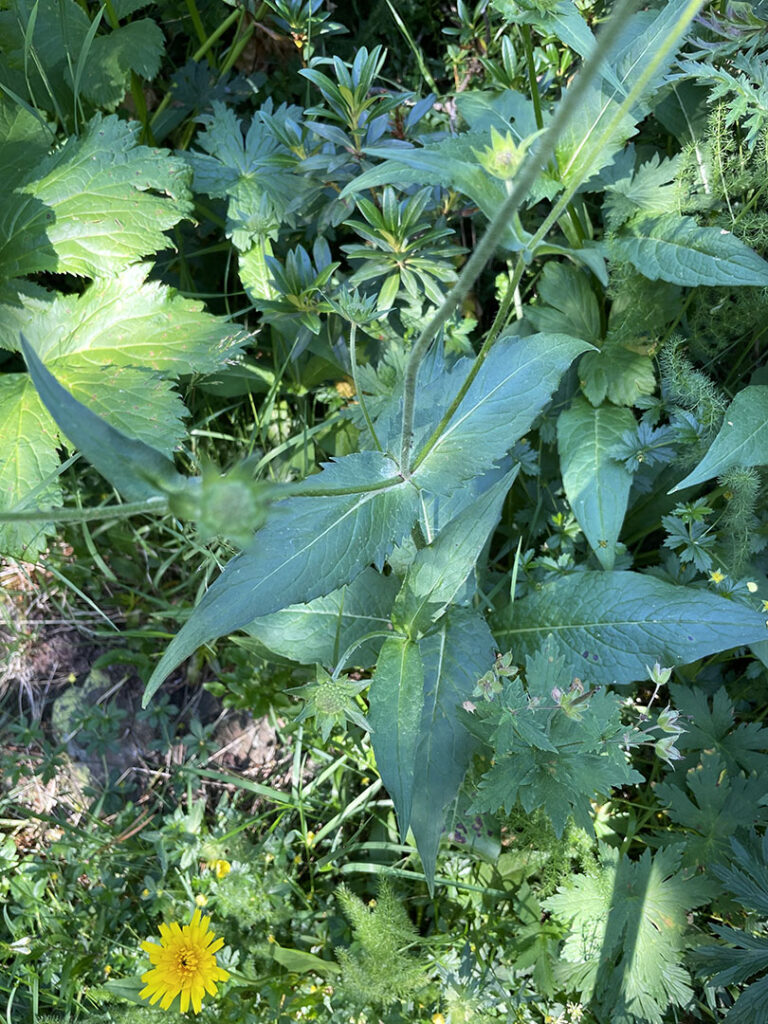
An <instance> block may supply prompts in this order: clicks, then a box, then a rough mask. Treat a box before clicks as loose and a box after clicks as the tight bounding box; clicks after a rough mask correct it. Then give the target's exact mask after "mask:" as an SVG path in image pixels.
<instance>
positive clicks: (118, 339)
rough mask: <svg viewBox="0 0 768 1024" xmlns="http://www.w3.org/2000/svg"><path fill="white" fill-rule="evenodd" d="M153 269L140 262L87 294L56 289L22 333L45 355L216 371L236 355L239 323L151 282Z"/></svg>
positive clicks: (99, 282)
mask: <svg viewBox="0 0 768 1024" xmlns="http://www.w3.org/2000/svg"><path fill="white" fill-rule="evenodd" d="M150 270H151V266H150V265H149V264H137V265H135V266H132V267H127V268H126V269H125V270H123V271H122V272H121V273H119V274H117V275H116V276H114V277H108V278H102V279H101V280H97V281H94V282H93V284H91V285H90V287H89V288H87V289H86V291H85V292H83V294H82V295H65V296H64V295H63V296H59V297H58V298H56V299H55V301H53V302H52V303H51V304H50V305H49V306H48V307H47V308H46V310H45V313H44V314H43V315H40V316H37V317H35V318H34V319H33V320H32V321H31V322H30V324H29V325H28V327H26V328H25V331H24V334H25V337H26V338H27V340H28V341H29V342H30V344H31V345H32V347H33V348H34V349H35V351H36V352H37V354H38V355H39V356H40V357H41V359H45V360H54V359H55V360H57V362H58V361H59V360H66V359H69V357H74V356H77V357H78V359H79V361H80V363H81V364H82V365H87V364H91V365H92V366H94V367H102V366H105V365H113V366H143V367H151V368H152V369H153V370H158V371H162V372H163V373H168V374H173V375H174V376H177V375H181V374H190V373H211V372H212V371H214V370H216V369H218V368H219V367H221V365H222V364H223V363H224V362H225V361H226V359H227V357H228V356H234V355H236V354H237V352H238V351H239V350H240V348H241V347H242V345H243V343H244V341H245V340H246V339H245V334H244V333H243V331H242V330H240V329H239V328H237V327H234V326H233V325H232V324H228V323H227V322H226V321H225V320H223V319H221V317H217V316H213V315H212V314H210V313H207V312H206V311H205V307H204V305H203V303H202V302H199V301H195V300H192V299H185V298H183V297H182V296H181V295H179V294H177V293H176V292H174V291H173V290H172V289H171V288H169V287H168V286H167V285H163V284H160V283H159V282H157V281H147V280H146V278H147V275H148V273H149V272H150ZM118 401H119V399H118Z"/></svg>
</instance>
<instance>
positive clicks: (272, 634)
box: [245, 566, 399, 668]
mask: <svg viewBox="0 0 768 1024" xmlns="http://www.w3.org/2000/svg"><path fill="white" fill-rule="evenodd" d="M398 586H399V581H398V579H397V577H396V576H394V575H393V576H382V574H381V573H378V572H376V570H375V569H372V568H370V566H369V567H368V568H367V569H363V571H362V572H361V573H360V575H359V576H358V577H357V578H356V579H354V580H353V581H352V582H351V583H349V584H348V585H347V586H345V587H341V588H340V589H339V590H334V591H333V593H331V594H328V595H326V596H325V597H317V598H315V600H314V601H310V602H309V603H307V604H294V605H291V606H290V607H289V608H283V609H282V610H281V611H279V612H273V613H272V615H265V616H263V617H262V618H260V619H254V620H253V622H249V623H248V625H247V626H246V627H245V631H246V633H248V634H250V636H252V637H255V638H256V639H257V640H259V641H260V642H261V643H262V644H264V646H265V647H267V648H268V649H269V650H270V651H272V652H273V653H274V654H278V655H280V656H282V657H284V658H289V659H290V660H291V661H298V662H300V663H303V664H305V665H314V664H315V663H316V662H319V663H320V664H322V665H328V666H332V665H336V663H337V662H338V660H339V658H340V657H341V656H342V655H343V654H344V652H345V651H346V650H347V648H348V647H349V646H350V645H351V644H353V643H356V642H357V641H361V643H360V646H358V647H356V648H355V650H354V652H353V653H352V655H351V657H350V658H349V660H348V661H347V662H346V663H345V665H344V666H343V667H349V666H351V665H359V666H363V667H365V668H368V667H369V666H371V665H373V664H374V662H375V661H376V656H377V655H378V653H379V649H380V647H381V644H382V638H381V637H377V638H371V639H370V640H363V637H365V636H367V635H368V634H369V633H377V632H382V631H384V630H386V629H391V622H390V614H391V611H392V604H393V602H394V600H395V597H396V595H397V591H398Z"/></svg>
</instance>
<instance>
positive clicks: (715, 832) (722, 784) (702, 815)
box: [656, 753, 768, 867]
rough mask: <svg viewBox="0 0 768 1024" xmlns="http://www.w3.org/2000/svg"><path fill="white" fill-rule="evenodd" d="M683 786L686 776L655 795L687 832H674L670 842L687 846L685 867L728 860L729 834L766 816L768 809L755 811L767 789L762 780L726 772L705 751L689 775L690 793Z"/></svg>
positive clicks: (666, 784)
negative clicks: (679, 833) (678, 833)
mask: <svg viewBox="0 0 768 1024" xmlns="http://www.w3.org/2000/svg"><path fill="white" fill-rule="evenodd" d="M682 784H683V779H682V778H680V779H679V784H675V782H661V783H659V784H658V785H657V786H656V796H657V797H658V799H659V800H660V801H661V804H662V806H664V807H666V808H667V813H668V814H669V817H670V819H671V820H672V821H673V822H674V823H675V824H676V825H680V826H682V827H683V829H685V830H686V832H685V834H684V835H683V836H680V835H671V836H670V842H672V843H673V844H674V845H678V844H679V845H681V846H682V847H683V860H682V863H683V865H684V866H685V867H708V866H709V865H711V864H715V863H717V862H719V861H722V860H724V859H725V858H726V857H727V854H728V840H729V839H730V838H731V836H733V835H734V834H735V833H736V832H738V830H739V829H744V828H746V826H747V825H748V824H751V823H753V822H755V821H757V820H759V819H762V820H763V821H764V820H765V818H766V815H768V811H766V810H765V809H764V810H763V813H762V814H760V813H759V812H758V813H757V814H756V811H757V810H758V809H757V807H756V804H757V801H758V800H759V799H760V797H761V796H762V795H763V792H764V791H765V785H764V783H763V781H762V779H760V778H758V777H756V776H754V775H753V776H751V777H750V778H744V777H743V776H738V775H734V776H732V775H728V774H726V772H725V765H724V764H723V762H722V760H721V759H720V758H719V757H718V755H717V754H710V753H704V754H702V756H701V764H699V765H698V766H697V767H695V768H691V769H690V770H689V771H688V772H687V774H686V775H685V785H686V787H687V790H688V791H687V792H685V791H684V790H683V788H682Z"/></svg>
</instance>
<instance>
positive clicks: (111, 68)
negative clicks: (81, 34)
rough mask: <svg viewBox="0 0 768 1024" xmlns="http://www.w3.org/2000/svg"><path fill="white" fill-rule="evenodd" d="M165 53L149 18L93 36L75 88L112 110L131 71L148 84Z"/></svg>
mask: <svg viewBox="0 0 768 1024" xmlns="http://www.w3.org/2000/svg"><path fill="white" fill-rule="evenodd" d="M164 50H165V42H164V39H163V33H162V31H161V29H160V27H159V25H157V23H156V22H154V21H152V19H151V18H140V19H139V20H138V21H131V22H129V23H128V24H126V25H119V26H118V27H117V28H113V29H112V31H111V32H109V33H108V34H107V35H97V36H95V37H94V39H93V42H92V43H91V47H90V50H89V51H88V60H87V61H86V62H85V67H84V68H83V74H82V77H81V78H80V82H79V86H80V90H81V91H82V93H83V94H84V95H85V96H87V97H88V99H89V100H90V101H91V102H92V103H93V104H95V105H98V106H99V107H101V108H102V109H105V110H114V108H115V107H116V106H117V105H118V103H120V101H121V100H122V99H123V97H124V96H125V92H126V87H127V86H128V85H129V82H130V74H131V71H135V72H136V74H138V75H141V76H142V78H146V79H148V80H150V81H151V80H152V79H153V78H154V77H155V75H156V74H157V72H158V71H159V70H160V59H161V57H162V56H163V51H164Z"/></svg>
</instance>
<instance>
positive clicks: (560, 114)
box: [400, 0, 639, 475]
mask: <svg viewBox="0 0 768 1024" xmlns="http://www.w3.org/2000/svg"><path fill="white" fill-rule="evenodd" d="M638 2H639V0H619V3H618V4H617V5H616V8H615V10H614V12H613V15H612V17H611V19H610V21H609V22H608V24H607V25H606V27H605V29H604V30H603V32H601V34H600V37H599V40H598V45H597V48H596V50H595V53H594V55H593V56H592V57H591V59H590V60H589V61H588V62H587V63H586V64H585V65H584V67H583V69H582V71H581V73H580V74H579V75H577V76H576V79H575V80H574V82H573V85H572V86H571V88H570V89H569V90H568V91H567V92H566V94H565V96H564V98H563V100H562V101H561V103H560V104H559V106H558V108H557V111H556V113H555V116H554V117H553V118H552V121H551V122H550V125H549V128H547V130H546V131H545V132H544V134H543V136H542V137H541V143H540V145H539V147H538V148H537V149H536V152H535V153H531V152H530V151H529V152H528V154H527V155H526V157H525V159H524V160H523V163H522V165H521V167H520V171H519V173H518V175H517V177H516V178H515V183H514V187H513V188H512V191H511V192H510V194H509V195H508V196H507V198H506V199H505V201H504V202H503V203H502V205H501V207H500V208H499V211H498V213H497V214H496V216H495V217H494V218H493V220H492V221H491V223H490V224H489V225H488V228H487V230H486V232H485V234H484V235H483V237H482V238H481V239H480V241H479V242H478V244H477V246H476V247H475V250H474V252H473V253H472V255H471V256H470V258H469V259H468V260H467V262H466V264H465V266H464V269H463V270H462V272H461V274H460V275H459V279H458V281H457V282H456V284H455V285H454V286H453V288H452V289H451V290H450V292H448V294H447V295H446V297H445V299H444V300H443V304H442V305H441V306H440V308H439V309H438V310H437V311H436V312H435V314H434V316H433V317H432V319H431V320H430V321H429V323H428V324H427V325H426V327H425V328H424V330H423V331H422V332H421V334H420V335H419V337H418V338H417V340H416V342H415V344H414V346H413V350H412V351H411V355H410V357H409V359H408V365H407V366H406V370H405V379H404V382H403V415H402V443H401V449H400V469H401V471H402V472H403V473H404V474H406V475H408V474H409V473H410V458H411V446H412V444H413V416H414V411H415V403H416V378H417V375H418V371H419V366H420V365H421V362H422V360H423V358H424V356H425V355H426V353H427V350H428V348H429V346H430V345H431V343H432V341H433V340H434V338H435V336H436V335H437V333H438V331H439V330H440V328H441V327H442V326H443V325H444V324H445V323H446V322H447V321H448V319H449V318H450V316H451V314H452V313H453V311H454V310H455V309H456V308H457V307H458V306H459V305H460V304H461V303H462V301H463V300H464V299H465V298H466V296H467V295H468V294H469V291H470V289H471V287H472V285H473V284H474V283H475V281H476V280H477V278H478V277H479V276H480V274H481V272H482V271H483V269H484V267H485V265H486V263H488V261H489V260H490V258H491V257H492V256H493V253H494V251H495V250H496V247H497V245H498V243H499V241H500V240H501V237H502V235H503V234H504V232H505V230H506V228H507V225H508V222H509V220H510V218H511V217H512V215H513V214H514V213H515V212H516V211H517V209H518V207H519V206H520V204H521V203H522V201H523V199H525V197H526V195H527V194H528V192H529V190H530V188H531V186H532V185H533V183H534V181H535V180H536V177H537V176H538V174H539V171H540V168H541V166H542V164H544V163H546V161H547V160H549V159H550V157H551V156H552V154H553V153H554V150H555V144H556V142H557V140H558V138H559V137H560V135H561V133H562V131H563V129H564V128H565V127H566V125H567V124H568V122H569V121H570V119H571V116H572V115H573V112H574V111H575V110H576V109H577V107H578V104H579V103H580V102H581V98H582V96H583V95H584V93H585V92H586V91H587V89H588V88H589V86H590V84H591V83H592V80H593V78H594V77H595V76H596V75H597V72H598V70H599V68H600V64H601V63H602V61H603V58H604V57H605V55H606V53H607V52H608V50H609V49H610V47H611V46H612V45H613V43H614V40H615V39H616V38H617V36H618V35H619V33H620V31H621V29H622V27H623V25H624V21H625V19H626V18H627V17H628V15H629V14H630V13H631V12H632V11H633V9H634V8H635V7H636V6H637V4H638ZM568 198H569V200H570V196H569V197H568ZM542 237H543V236H542Z"/></svg>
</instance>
